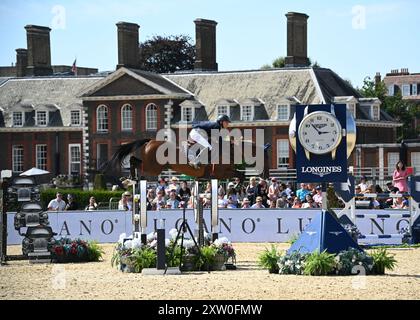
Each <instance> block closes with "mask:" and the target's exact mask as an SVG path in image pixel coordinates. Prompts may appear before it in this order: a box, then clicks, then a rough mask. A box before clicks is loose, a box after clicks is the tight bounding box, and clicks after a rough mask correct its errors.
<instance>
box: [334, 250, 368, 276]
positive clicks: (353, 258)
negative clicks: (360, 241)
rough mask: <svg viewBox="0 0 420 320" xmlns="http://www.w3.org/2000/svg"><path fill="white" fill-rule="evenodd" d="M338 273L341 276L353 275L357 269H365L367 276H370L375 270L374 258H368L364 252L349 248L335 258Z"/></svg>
mask: <svg viewBox="0 0 420 320" xmlns="http://www.w3.org/2000/svg"><path fill="white" fill-rule="evenodd" d="M335 260H336V273H337V274H339V275H343V276H345V275H352V274H353V273H352V271H353V269H354V268H355V267H363V268H364V269H365V274H370V273H371V272H372V268H373V258H372V257H370V256H368V255H367V254H366V253H365V252H364V251H359V250H357V249H354V248H349V249H348V250H346V251H341V252H340V253H339V254H338V255H337V256H336V258H335ZM353 272H354V271H353Z"/></svg>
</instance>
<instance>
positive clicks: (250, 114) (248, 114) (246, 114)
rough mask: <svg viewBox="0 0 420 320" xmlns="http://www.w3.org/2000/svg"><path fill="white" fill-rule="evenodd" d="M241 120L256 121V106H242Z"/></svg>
mask: <svg viewBox="0 0 420 320" xmlns="http://www.w3.org/2000/svg"><path fill="white" fill-rule="evenodd" d="M241 112H242V114H241V120H242V121H252V120H254V106H242V108H241Z"/></svg>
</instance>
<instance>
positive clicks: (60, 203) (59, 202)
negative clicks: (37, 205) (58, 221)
mask: <svg viewBox="0 0 420 320" xmlns="http://www.w3.org/2000/svg"><path fill="white" fill-rule="evenodd" d="M47 208H48V211H64V209H65V208H66V203H65V201H64V200H63V194H61V193H60V192H57V194H56V195H55V199H53V200H51V201H50V203H49V204H48V207H47Z"/></svg>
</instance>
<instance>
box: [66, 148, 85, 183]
mask: <svg viewBox="0 0 420 320" xmlns="http://www.w3.org/2000/svg"><path fill="white" fill-rule="evenodd" d="M74 147H77V148H78V149H79V158H80V159H79V161H78V162H76V161H73V159H72V153H71V149H72V148H74ZM68 155H69V157H68V161H69V163H68V164H69V175H71V174H72V170H71V166H72V164H76V163H77V164H79V174H81V173H82V146H81V144H80V143H70V144H69V153H68Z"/></svg>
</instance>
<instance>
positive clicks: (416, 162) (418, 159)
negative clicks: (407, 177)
mask: <svg viewBox="0 0 420 320" xmlns="http://www.w3.org/2000/svg"><path fill="white" fill-rule="evenodd" d="M411 166H412V167H413V168H414V170H415V174H418V173H420V152H411Z"/></svg>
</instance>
